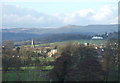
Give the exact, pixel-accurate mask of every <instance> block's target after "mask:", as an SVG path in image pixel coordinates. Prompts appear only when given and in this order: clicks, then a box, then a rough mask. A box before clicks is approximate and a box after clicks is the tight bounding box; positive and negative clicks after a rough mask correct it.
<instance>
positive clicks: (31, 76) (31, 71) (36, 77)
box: [3, 66, 53, 81]
mask: <svg viewBox="0 0 120 83" xmlns="http://www.w3.org/2000/svg"><path fill="white" fill-rule="evenodd" d="M9 69H15V68H9ZM21 69H22V70H24V71H20V70H19V71H7V72H4V73H3V81H48V79H47V78H46V77H44V76H45V75H47V74H48V73H49V71H50V70H51V69H53V66H42V67H41V69H38V68H37V67H35V66H31V67H21ZM40 70H49V71H40Z"/></svg>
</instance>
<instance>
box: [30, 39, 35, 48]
mask: <svg viewBox="0 0 120 83" xmlns="http://www.w3.org/2000/svg"><path fill="white" fill-rule="evenodd" d="M31 48H35V43H34V40H33V39H32V41H31Z"/></svg>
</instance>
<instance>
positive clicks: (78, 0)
mask: <svg viewBox="0 0 120 83" xmlns="http://www.w3.org/2000/svg"><path fill="white" fill-rule="evenodd" d="M1 1H2V2H118V1H119V0H1Z"/></svg>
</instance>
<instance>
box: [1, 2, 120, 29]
mask: <svg viewBox="0 0 120 83" xmlns="http://www.w3.org/2000/svg"><path fill="white" fill-rule="evenodd" d="M118 1H119V0H29V1H28V0H2V27H18V28H19V27H26V28H29V27H60V26H65V25H96V24H98V25H105V24H107V25H108V24H117V22H118Z"/></svg>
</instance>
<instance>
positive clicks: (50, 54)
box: [47, 49, 57, 57]
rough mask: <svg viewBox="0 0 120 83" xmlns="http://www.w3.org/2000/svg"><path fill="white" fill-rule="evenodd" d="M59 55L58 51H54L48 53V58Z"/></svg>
mask: <svg viewBox="0 0 120 83" xmlns="http://www.w3.org/2000/svg"><path fill="white" fill-rule="evenodd" d="M56 53H57V49H53V50H51V51H50V52H48V53H47V55H48V57H52V55H54V54H56Z"/></svg>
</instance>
